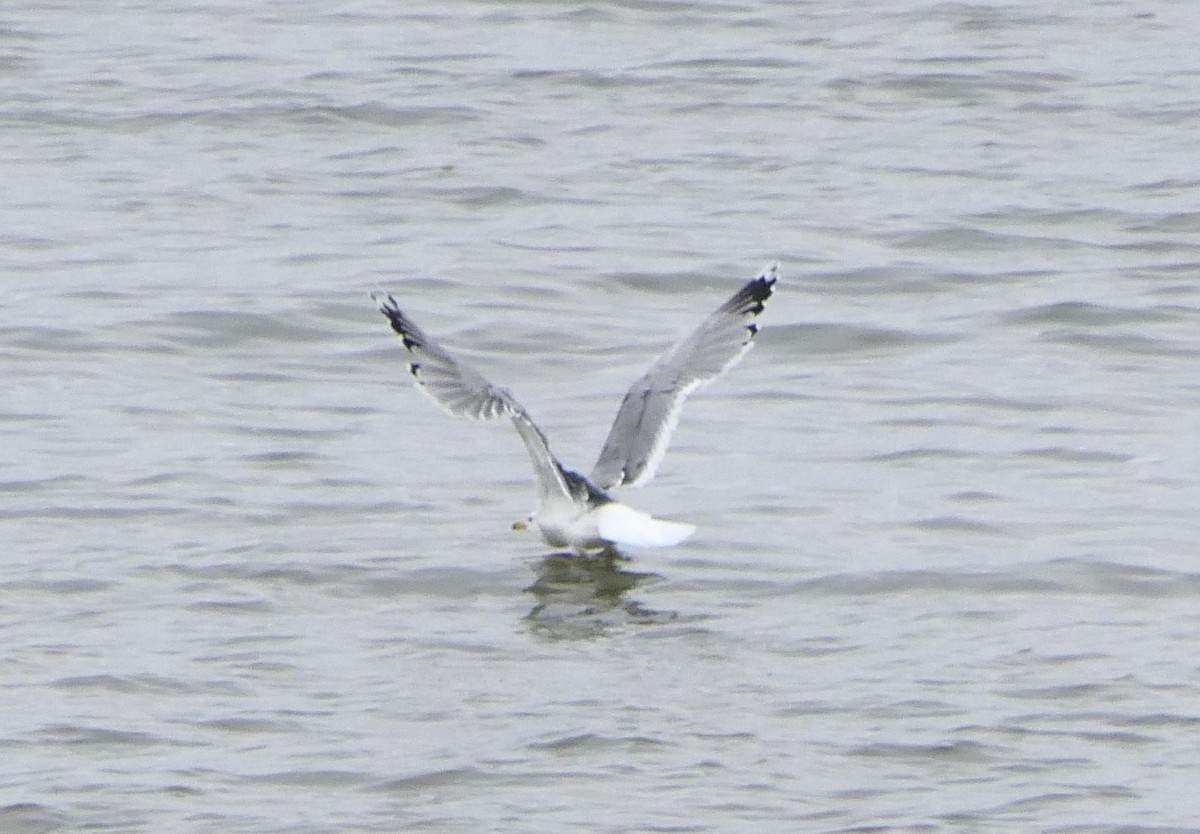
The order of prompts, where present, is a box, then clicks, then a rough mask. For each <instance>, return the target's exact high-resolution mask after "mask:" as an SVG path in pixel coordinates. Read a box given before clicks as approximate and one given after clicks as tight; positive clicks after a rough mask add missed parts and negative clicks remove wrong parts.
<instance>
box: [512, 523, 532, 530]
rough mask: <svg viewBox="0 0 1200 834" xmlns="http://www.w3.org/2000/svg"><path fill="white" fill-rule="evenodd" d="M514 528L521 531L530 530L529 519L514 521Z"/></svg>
mask: <svg viewBox="0 0 1200 834" xmlns="http://www.w3.org/2000/svg"><path fill="white" fill-rule="evenodd" d="M513 529H514V530H517V531H518V532H520V531H522V530H528V529H529V522H528V521H514V522H513Z"/></svg>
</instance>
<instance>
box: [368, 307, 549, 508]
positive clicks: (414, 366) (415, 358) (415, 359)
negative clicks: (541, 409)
mask: <svg viewBox="0 0 1200 834" xmlns="http://www.w3.org/2000/svg"><path fill="white" fill-rule="evenodd" d="M371 298H372V300H374V301H375V303H377V304H378V305H379V311H380V312H381V313H383V314H384V315H385V316H387V318H388V321H390V322H391V323H392V330H395V331H396V335H398V336H399V337H400V340H401V341H402V342H404V346H405V347H406V348H408V352H409V354H411V355H412V360H411V361H410V362H409V363H408V370H409V372H410V373H412V375H413V380H414V381H415V382H416V384H417V388H418V389H419V390H421V391H422V392H424V393H425V394H427V395H428V396H429V397H430V398H431V399H433V401H434V402H436V403H437V404H438V405H440V406H441V407H442V408H443V409H445V410H446V411H447V412H449V413H450V414H451V415H452V416H454V417H467V418H469V419H472V420H495V419H496V418H498V417H511V418H512V421H513V425H515V426H516V427H517V432H518V433H519V434H520V435H521V440H523V441H524V442H525V448H526V449H528V450H529V457H530V459H531V460H532V461H533V471H534V475H535V476H536V477H537V483H538V493H539V495H540V496H543V497H547V498H548V497H550V496H552V495H565V496H570V494H571V491H570V489H569V488H568V486H567V483H566V479H565V477H564V476H563V472H562V467H561V466H560V465H559V463H558V461H557V460H555V458H554V455H553V453H551V451H550V444H549V443H548V442H547V440H546V435H544V434H542V430H541V429H539V428H538V427H537V426H536V425H534V422H533V420H531V419H530V417H529V415H528V414H527V413H526V411H525V409H524V408H522V407H521V404H520V403H518V402H517V401H516V400H515V399H513V396H512V394H510V393H508V391H507V390H505V389H504V388H499V387H497V386H495V385H492V383H490V382H488V381H487V380H486V379H485V378H484V376H483V374H481V373H479V372H478V371H476V370H475V369H474V368H472V367H470V366H469V365H464V364H463V363H462V362H460V361H458V360H457V359H455V358H454V357H453V356H451V355H450V353H449V352H448V351H447V350H446V349H445V348H443V347H442V346H441V345H439V344H437V343H436V342H434V341H433V340H432V339H430V338H429V337H428V336H426V335H425V331H423V330H422V329H421V328H420V327H418V326H417V325H416V323H415V322H414V321H413V320H412V319H410V318H409V317H408V316H406V315H405V314H404V313H403V312H402V311H401V310H400V305H399V304H398V303H397V302H396V299H395V298H393V297H392V296H391V295H389V296H387V298H386V299H380V298H379V297H378V296H375V295H372V296H371Z"/></svg>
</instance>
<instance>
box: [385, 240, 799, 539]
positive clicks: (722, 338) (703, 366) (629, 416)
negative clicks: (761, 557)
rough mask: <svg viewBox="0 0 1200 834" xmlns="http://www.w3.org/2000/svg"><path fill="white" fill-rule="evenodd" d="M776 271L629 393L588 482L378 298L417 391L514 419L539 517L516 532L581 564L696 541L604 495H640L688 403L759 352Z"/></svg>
mask: <svg viewBox="0 0 1200 834" xmlns="http://www.w3.org/2000/svg"><path fill="white" fill-rule="evenodd" d="M777 269H778V266H777V265H776V264H772V265H770V266H768V267H767V268H766V269H764V270H763V271H762V272H761V273H759V275H758V276H757V277H755V278H754V279H753V280H751V281H750V282H749V283H747V284H746V285H745V286H744V287H742V288H741V289H740V290H738V291H737V292H736V293H734V295H733V297H732V298H730V299H729V300H728V301H726V302H725V303H724V304H722V305H721V306H720V307H718V308H717V309H716V311H715V312H713V314H712V315H710V316H709V317H708V318H706V319H705V320H704V321H703V322H701V323H700V326H699V327H697V328H696V329H695V330H693V331H692V332H691V333H690V334H688V335H687V336H685V337H684V338H683V339H681V340H680V341H679V342H677V343H676V344H675V345H673V346H672V347H671V348H669V349H668V350H667V351H666V352H665V353H663V354H662V355H661V356H660V357H658V359H657V360H655V362H654V364H653V365H651V366H650V370H648V371H646V373H645V374H644V375H643V376H642V377H641V378H640V379H639V380H638V381H637V382H635V383H633V386H632V387H631V388H630V389H629V392H628V393H627V394H626V395H625V399H624V401H622V403H621V407H620V408H619V409H618V410H617V417H616V420H614V421H613V426H612V429H611V430H610V431H609V433H608V439H607V440H605V441H604V448H603V449H601V451H600V457H599V459H598V460H597V461H596V466H595V468H594V469H592V473H591V474H590V475H588V476H587V477H586V478H585V477H584V476H583V475H580V474H579V473H578V472H573V471H571V470H570V469H566V468H564V467H563V466H562V464H560V463H559V462H558V459H557V458H555V457H554V454H553V453H552V452H551V451H550V444H549V442H548V441H547V440H546V435H545V434H543V433H542V430H541V429H539V428H538V427H537V425H536V424H534V422H533V419H532V418H531V417H530V416H529V413H528V412H527V411H526V410H525V409H524V407H522V406H521V404H520V403H518V402H517V401H516V400H515V399H514V398H513V396H512V394H510V393H509V392H508V390H507V389H504V388H499V387H497V386H495V385H493V384H492V383H490V382H488V380H487V379H485V378H484V377H483V376H482V375H481V374H480V373H479V372H478V371H476V370H475V369H474V368H472V367H470V366H468V365H466V364H464V363H462V362H460V361H459V360H458V359H456V358H455V357H454V356H453V355H451V354H450V352H449V351H447V350H446V349H445V348H443V347H442V346H441V345H439V344H438V343H437V342H435V341H433V340H432V339H430V338H429V337H428V336H427V335H425V332H424V331H423V330H421V328H420V327H418V326H417V325H416V323H415V322H413V320H412V319H410V318H409V317H408V316H407V315H406V314H405V313H404V312H402V311H401V309H400V305H399V304H398V303H397V301H396V299H395V298H394V297H393V296H391V295H388V296H387V298H386V299H380V298H379V297H377V296H375V295H372V296H371V297H372V299H373V300H375V301H376V303H378V304H379V310H380V312H382V313H383V314H384V315H385V316H387V318H388V321H390V322H391V324H392V329H393V330H395V331H396V333H397V335H399V337H400V339H401V341H402V342H403V343H404V347H406V348H407V349H408V352H409V353H410V354H411V356H412V359H411V361H410V362H409V366H408V368H409V371H410V372H411V373H412V375H413V379H414V380H415V381H416V385H417V388H419V389H420V390H421V391H423V392H425V393H426V394H428V395H429V396H430V397H432V398H433V400H434V401H435V402H436V403H437V404H438V405H440V406H441V407H442V408H443V409H445V410H446V411H448V412H449V413H450V414H451V415H453V416H455V417H467V418H470V419H474V420H495V419H497V418H500V417H509V418H511V419H512V421H513V425H514V426H516V428H517V433H518V434H520V435H521V440H523V441H524V442H525V448H526V449H528V451H529V457H530V459H531V460H532V461H533V472H534V476H535V477H536V479H537V509H536V510H535V511H534V513H533V514H532V515H530V516H529V518H528V520H527V521H519V522H517V523H516V524H514V525H513V528H514V529H518V530H522V529H525V528H526V527H533V528H535V529H536V530H537V531H538V533H540V534H541V536H542V538H543V539H544V540H545V541H546V543H547V544H550V545H551V546H553V547H568V548H570V549H571V550H572V551H574V552H575V553H577V554H584V553H586V552H587V551H589V550H598V549H602V550H610V549H612V548H614V547H615V546H616V545H630V546H633V547H669V546H671V545H676V544H679V543H680V542H682V541H683V540H684V539H686V538H688V537H689V536H690V535H692V533H694V532H695V530H696V528H695V527H694V526H693V525H691V524H684V523H681V522H677V521H665V520H663V519H658V518H653V517H651V516H650V515H648V514H647V513H644V512H641V511H639V510H635V509H633V508H632V507H629V506H626V505H625V504H622V503H621V502H619V501H615V500H613V499H612V498H610V497H609V495H608V490H610V489H612V488H614V487H619V486H626V485H628V486H641V485H642V484H644V483H646V482H647V481H649V480H650V479H651V478H652V477H654V472H655V470H656V469H657V468H658V465H659V463H660V462H661V461H662V457H663V454H664V453H665V452H666V450H667V443H668V441H669V440H670V438H671V432H672V431H673V430H674V429H675V424H676V422H677V421H678V419H679V410H680V408H681V407H682V406H683V401H684V398H686V397H687V395H688V394H690V393H692V392H693V391H695V390H696V389H697V388H699V387H700V386H702V385H704V384H706V383H708V382H710V381H712V380H713V379H716V378H717V377H718V376H720V375H721V374H722V373H724V372H725V371H726V370H728V369H729V368H730V367H731V366H732V365H733V364H734V363H736V362H737V361H738V360H739V359H741V358H742V356H743V355H745V353H746V351H748V350H749V349H750V348H751V347H753V346H754V336H755V334H757V333H758V326H757V325H756V324H755V323H754V320H755V318H757V316H758V314H759V313H761V312H762V311H763V303H764V302H765V301H766V300H767V299H768V298H770V297H771V293H772V292H773V288H774V285H775V280H776V276H775V272H776V270H777Z"/></svg>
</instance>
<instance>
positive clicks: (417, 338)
mask: <svg viewBox="0 0 1200 834" xmlns="http://www.w3.org/2000/svg"><path fill="white" fill-rule="evenodd" d="M371 300H372V301H374V302H375V303H376V304H378V305H379V312H381V313H383V314H384V315H385V316H387V320H388V321H389V322H391V325H392V330H394V331H396V335H397V336H399V337H400V340H401V341H402V342H404V346H405V347H406V348H408V349H409V350H412V349H413V348H414V347H422V346H423V345H422V343H421V335H420V331H419V330H417V328H416V325H414V324H413V323H412V322H410V321H409V320H408V319H407V318H405V317H404V313H403V311H401V309H400V302H398V301H397V300H396V297H395V296H394V295H392V294H391V293H388V294H387V296H386V300H384V301H380V300H379V295H378V294H377V293H371Z"/></svg>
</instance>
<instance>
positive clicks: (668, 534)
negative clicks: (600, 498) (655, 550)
mask: <svg viewBox="0 0 1200 834" xmlns="http://www.w3.org/2000/svg"><path fill="white" fill-rule="evenodd" d="M596 531H597V532H598V533H599V534H600V537H601V538H603V539H604V540H605V541H610V542H613V543H614V544H627V545H631V546H633V547H671V546H673V545H677V544H679V543H680V542H682V541H683V540H684V539H686V538H688V537H689V536H690V535H692V533H695V532H696V527H695V526H694V525H692V524H684V523H682V522H679V521H663V520H662V519H659V518H654V517H653V516H651V515H650V514H649V513H643V512H641V511H639V510H635V509H633V507H627V506H625V505H624V504H619V503H617V502H616V501H613V502H611V503H608V504H605V505H604V506H602V507H600V508H599V509H597V510H596Z"/></svg>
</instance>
